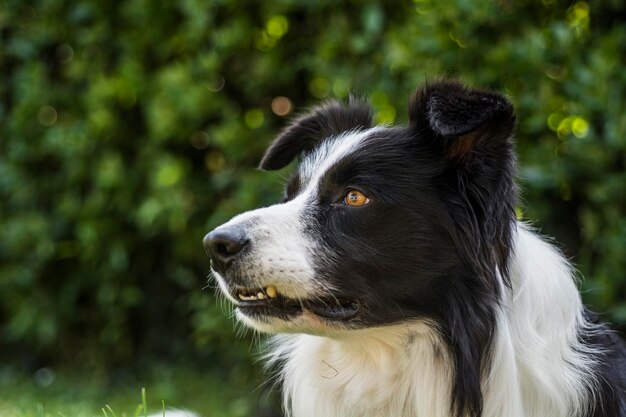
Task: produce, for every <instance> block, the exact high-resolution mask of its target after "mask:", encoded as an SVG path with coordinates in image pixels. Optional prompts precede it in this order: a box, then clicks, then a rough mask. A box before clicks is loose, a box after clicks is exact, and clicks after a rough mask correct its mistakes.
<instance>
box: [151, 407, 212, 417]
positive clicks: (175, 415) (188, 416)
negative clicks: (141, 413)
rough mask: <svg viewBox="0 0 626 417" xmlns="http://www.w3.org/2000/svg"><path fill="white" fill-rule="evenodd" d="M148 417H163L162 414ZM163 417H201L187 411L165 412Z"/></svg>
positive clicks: (172, 410)
mask: <svg viewBox="0 0 626 417" xmlns="http://www.w3.org/2000/svg"><path fill="white" fill-rule="evenodd" d="M148 417H163V412H162V411H161V412H159V413H154V414H150V415H149V416H148ZM165 417H201V416H200V415H199V414H196V413H192V412H191V411H187V410H174V409H171V410H165Z"/></svg>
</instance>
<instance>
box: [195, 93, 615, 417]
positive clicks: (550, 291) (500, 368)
mask: <svg viewBox="0 0 626 417" xmlns="http://www.w3.org/2000/svg"><path fill="white" fill-rule="evenodd" d="M409 120H410V122H409V124H408V126H395V127H391V126H372V114H371V110H370V108H369V106H368V105H367V104H366V103H364V102H362V101H360V100H357V99H352V100H350V101H349V102H348V103H346V104H342V103H339V102H335V101H331V102H329V103H326V104H324V105H322V106H320V107H317V108H314V109H313V110H312V111H311V112H310V113H308V114H305V115H303V116H301V117H299V118H297V119H296V120H295V121H294V122H293V123H292V124H291V125H290V126H289V127H287V128H286V129H285V130H284V131H283V132H282V133H281V134H280V135H279V136H278V138H277V139H276V140H275V141H274V142H273V143H272V145H271V146H270V148H269V149H268V150H267V153H266V154H265V156H264V158H263V160H262V162H261V168H263V169H267V170H276V169H279V168H282V167H284V166H286V165H287V164H289V163H290V162H291V161H292V160H293V159H295V158H298V157H300V161H301V162H300V164H299V166H298V168H297V170H296V172H295V174H294V175H293V177H292V179H291V181H290V182H289V185H288V186H287V192H286V197H285V200H284V201H283V202H281V203H279V204H276V205H273V206H271V207H267V208H261V209H258V210H254V211H250V212H247V213H243V214H241V215H238V216H236V217H235V218H233V219H232V220H231V221H229V222H228V223H226V224H224V225H222V226H220V227H218V228H217V229H215V230H214V231H212V232H211V233H209V234H208V235H207V236H206V237H205V240H204V245H205V247H206V249H207V251H208V252H209V253H210V255H211V258H212V268H213V271H214V274H215V277H216V278H217V281H218V283H219V286H220V287H221V290H222V291H223V293H224V294H225V295H226V297H228V298H229V299H230V300H231V301H232V302H233V303H234V304H235V305H236V307H237V308H236V315H237V318H238V319H239V320H241V321H242V322H243V323H245V324H246V325H248V326H250V327H251V328H253V329H256V330H258V331H261V332H269V333H280V335H277V336H275V337H274V338H273V339H272V341H271V344H270V353H269V354H268V359H269V363H270V364H275V365H278V367H279V376H280V379H281V382H282V387H283V393H284V394H283V398H284V407H285V410H286V413H287V414H288V415H290V416H294V417H362V416H366V417H446V416H450V417H479V416H483V417H504V416H507V417H572V416H578V417H582V416H587V417H600V416H603V417H619V416H626V347H625V345H624V343H623V342H622V341H621V340H620V339H619V337H618V336H617V335H615V334H614V333H612V332H611V331H610V330H608V329H607V328H606V327H605V326H603V325H602V324H600V323H598V322H597V320H596V319H595V318H594V316H593V315H592V314H591V313H589V312H588V311H587V310H586V309H585V308H584V307H583V305H582V303H581V299H580V296H579V294H578V291H577V288H576V283H575V278H574V273H573V271H572V268H571V266H570V265H569V264H568V262H567V260H566V259H565V258H564V257H563V255H562V254H561V253H560V252H559V251H558V250H557V249H555V248H554V247H553V246H552V245H551V244H549V243H547V242H546V241H545V240H543V239H542V238H540V237H538V236H537V235H536V234H535V233H534V232H533V231H532V230H531V229H530V228H529V227H528V226H527V225H525V224H523V223H520V222H518V221H517V220H516V216H515V212H514V207H515V202H516V187H515V175H516V157H515V151H514V144H513V139H512V132H513V129H514V125H515V114H514V111H513V108H512V106H511V103H510V102H509V101H508V100H507V99H506V98H505V97H503V96H502V95H499V94H497V93H493V92H489V91H483V90H476V89H469V88H467V87H465V86H463V85H461V84H459V83H457V82H453V81H439V82H434V83H431V84H427V85H426V86H424V87H423V88H421V89H419V90H418V91H417V92H416V93H415V94H414V96H413V97H412V98H411V101H410V104H409Z"/></svg>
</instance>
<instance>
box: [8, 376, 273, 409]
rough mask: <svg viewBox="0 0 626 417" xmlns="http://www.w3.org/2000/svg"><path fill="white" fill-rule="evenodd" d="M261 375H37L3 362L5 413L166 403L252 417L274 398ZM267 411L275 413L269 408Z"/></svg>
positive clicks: (164, 406) (165, 405) (162, 406)
mask: <svg viewBox="0 0 626 417" xmlns="http://www.w3.org/2000/svg"><path fill="white" fill-rule="evenodd" d="M259 381H261V375H259V378H258V379H255V378H253V379H250V378H248V377H245V376H240V375H238V373H237V372H236V371H233V372H232V373H230V374H227V375H218V374H215V373H211V372H210V371H209V372H203V371H198V370H195V369H172V368H169V367H157V368H155V369H153V370H151V371H150V372H149V376H148V377H140V376H136V375H124V376H122V377H115V378H110V377H106V378H103V377H102V376H99V375H88V374H86V373H83V374H81V375H70V374H67V373H61V374H56V373H54V371H52V370H43V371H42V370H39V371H37V373H35V374H34V375H25V374H19V373H12V372H9V371H7V370H3V369H2V368H0V416H2V417H143V416H145V415H147V414H152V413H158V414H159V415H160V414H161V413H163V411H164V410H165V416H166V417H167V409H168V408H179V409H180V408H182V409H189V410H192V411H195V412H197V413H199V414H201V415H202V416H203V417H248V416H252V415H256V414H257V413H258V410H265V411H262V412H264V413H267V410H269V409H272V408H273V405H272V401H273V399H271V398H269V397H268V396H267V395H266V394H265V393H264V392H263V390H261V389H259V388H258V387H259ZM268 415H272V414H271V413H270V414H268Z"/></svg>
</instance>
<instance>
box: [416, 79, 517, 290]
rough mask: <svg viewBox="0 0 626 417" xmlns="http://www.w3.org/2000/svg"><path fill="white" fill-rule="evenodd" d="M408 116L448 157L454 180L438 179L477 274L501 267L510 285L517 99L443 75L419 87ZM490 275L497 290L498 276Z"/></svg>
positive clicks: (423, 138) (422, 135)
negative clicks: (464, 84) (512, 100)
mask: <svg viewBox="0 0 626 417" xmlns="http://www.w3.org/2000/svg"><path fill="white" fill-rule="evenodd" d="M409 119H410V124H411V126H410V128H411V129H412V130H413V132H414V134H415V135H416V137H417V138H418V140H420V141H423V142H422V143H423V144H424V145H425V146H428V147H430V148H431V149H434V150H435V153H436V155H438V156H441V158H443V160H444V161H445V162H446V165H447V169H446V170H445V171H444V172H445V174H444V175H443V176H442V177H441V178H440V180H441V181H450V182H446V183H443V184H445V185H442V186H441V187H440V189H441V196H442V198H443V199H444V201H445V202H446V203H447V206H448V207H449V210H450V213H451V216H452V217H453V218H454V220H455V223H456V225H457V228H456V229H455V231H453V233H455V235H456V238H455V240H456V241H457V242H459V251H460V253H463V254H465V256H466V259H467V260H468V264H469V265H474V267H475V268H476V273H477V274H479V275H481V276H484V277H495V276H496V273H497V271H499V273H500V274H501V275H502V277H503V279H504V282H505V283H507V285H508V284H509V283H510V281H509V278H508V257H509V254H510V248H511V239H512V234H511V233H512V232H511V230H512V229H513V227H512V226H511V224H512V223H513V222H514V221H515V210H514V208H515V200H516V187H515V170H516V168H515V167H516V164H515V149H514V146H513V139H512V132H513V128H514V127H515V113H514V111H513V106H512V105H511V103H510V102H509V100H507V99H506V97H504V96H503V95H501V94H497V93H494V92H490V91H484V90H478V89H469V88H467V87H465V86H463V85H462V84H460V83H458V82H454V81H439V82H436V83H431V84H428V85H426V86H425V87H423V88H422V89H420V90H418V91H417V92H416V93H415V95H414V96H413V97H412V99H411V103H410V105H409ZM450 187H454V188H450ZM496 267H497V268H496ZM490 282H491V284H490V285H493V286H494V287H493V288H494V291H496V289H497V285H496V284H495V283H496V282H497V280H496V279H495V278H494V279H492V280H490Z"/></svg>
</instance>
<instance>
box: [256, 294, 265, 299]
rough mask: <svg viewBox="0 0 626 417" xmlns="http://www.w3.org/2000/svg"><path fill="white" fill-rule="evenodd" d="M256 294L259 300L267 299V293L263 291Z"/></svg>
mask: <svg viewBox="0 0 626 417" xmlns="http://www.w3.org/2000/svg"><path fill="white" fill-rule="evenodd" d="M256 296H257V298H258V299H259V300H263V299H265V294H263V293H262V292H260V293H258V294H257V295H256Z"/></svg>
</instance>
